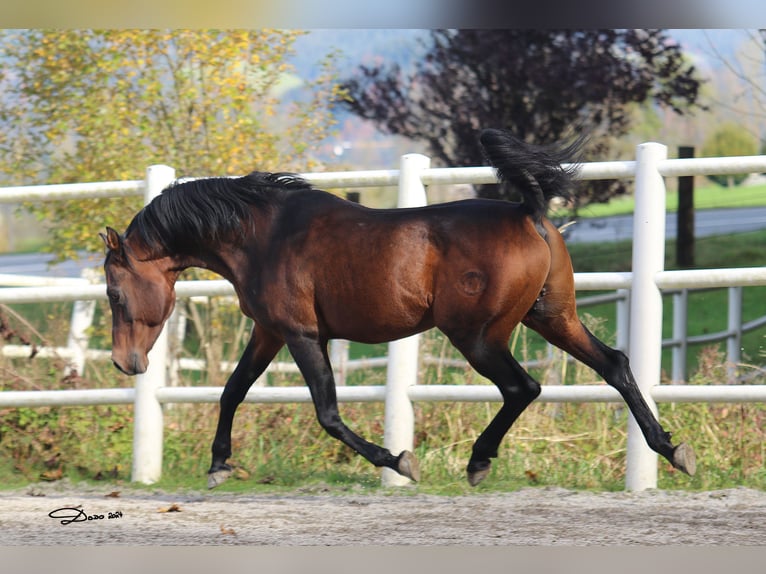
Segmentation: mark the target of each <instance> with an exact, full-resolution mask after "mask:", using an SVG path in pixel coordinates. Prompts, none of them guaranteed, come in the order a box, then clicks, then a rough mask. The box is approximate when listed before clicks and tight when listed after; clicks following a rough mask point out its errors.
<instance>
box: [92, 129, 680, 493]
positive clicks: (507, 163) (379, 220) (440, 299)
mask: <svg viewBox="0 0 766 574" xmlns="http://www.w3.org/2000/svg"><path fill="white" fill-rule="evenodd" d="M481 142H482V146H483V148H484V151H485V153H486V156H487V158H488V159H489V161H490V163H491V164H492V165H493V166H494V167H495V168H496V169H497V171H498V174H499V176H500V179H501V180H502V181H503V182H506V183H508V184H512V185H514V186H515V187H516V188H517V189H518V190H519V191H520V192H521V194H522V196H523V201H522V202H521V203H519V204H516V203H511V202H506V201H494V200H482V199H470V200H464V201H457V202H451V203H444V204H437V205H431V206H427V207H420V208H410V209H369V208H366V207H363V206H360V205H358V204H355V203H352V202H349V201H346V200H343V199H340V198H338V197H336V196H334V195H331V194H329V193H326V192H323V191H320V190H317V189H314V188H312V187H311V186H310V185H309V184H308V183H306V182H305V181H304V180H302V179H301V178H299V177H297V176H296V175H294V174H284V173H282V174H279V173H277V174H270V173H258V172H255V173H252V174H250V175H248V176H245V177H240V178H207V179H200V180H193V181H187V182H184V183H177V184H174V185H172V186H170V187H168V188H167V189H165V190H164V191H163V193H162V194H160V195H159V196H158V197H156V198H155V199H154V200H152V202H151V203H150V204H149V205H147V206H146V207H144V209H142V210H141V211H140V212H139V213H138V214H137V215H136V216H135V218H134V219H133V221H132V222H131V223H130V225H129V226H128V228H127V230H126V232H125V234H124V235H120V234H119V233H117V232H116V231H115V230H114V229H111V228H107V232H106V234H105V235H104V234H102V237H103V239H104V241H105V243H106V246H107V250H108V252H107V255H106V260H105V263H104V267H105V272H106V280H107V294H108V297H109V302H110V305H111V309H112V320H113V323H112V339H113V350H112V360H113V361H114V364H115V365H116V366H117V368H118V369H120V370H121V371H123V372H124V373H127V374H129V375H134V374H137V373H142V372H144V371H145V370H146V367H147V353H148V352H149V350H150V349H151V347H152V345H153V344H154V342H155V340H156V339H157V336H158V335H159V333H160V330H161V329H162V326H163V324H164V323H165V321H166V320H167V319H168V317H169V316H170V313H171V311H172V309H173V306H174V303H175V292H174V288H173V286H174V284H175V281H176V279H177V278H178V275H179V274H180V273H181V271H182V270H184V269H186V268H188V267H202V268H205V269H210V270H212V271H214V272H216V273H218V274H220V275H222V276H223V277H225V278H226V279H228V280H229V281H230V282H231V283H232V285H233V286H234V288H235V290H236V293H237V295H238V297H239V303H240V307H241V309H242V312H243V313H244V314H245V315H247V316H248V317H250V318H252V320H253V330H252V336H251V338H250V340H249V342H248V344H247V346H246V348H245V350H244V353H243V355H242V358H241V359H240V361H239V364H238V365H237V367H236V369H235V370H234V372H233V373H232V375H231V377H230V378H229V380H228V381H227V383H226V386H225V388H224V390H223V393H222V395H221V399H220V413H219V419H218V427H217V430H216V434H215V438H214V441H213V445H212V464H211V467H210V470H209V473H208V486H209V487H211V488H212V487H215V486H217V485H218V484H220V483H221V482H222V481H224V480H225V479H226V478H228V476H229V475H230V474H231V467H230V466H229V465H228V464H227V463H226V460H227V459H228V458H229V457H230V456H231V429H232V422H233V418H234V413H235V411H236V409H237V407H238V405H239V404H240V403H241V402H242V400H243V399H244V398H245V395H246V394H247V391H248V389H249V388H250V386H251V385H252V383H253V382H254V381H255V379H256V378H257V377H258V376H259V375H261V373H263V372H264V370H265V369H266V368H267V366H268V365H269V363H270V362H271V360H272V359H273V358H274V357H275V355H276V354H277V352H278V351H279V350H280V349H281V348H282V347H283V346H284V345H287V347H288V349H289V351H290V353H291V354H292V356H293V358H294V360H295V362H296V364H297V365H298V367H299V369H300V371H301V373H302V375H303V377H304V379H305V381H306V384H307V385H308V388H309V389H310V392H311V397H312V399H313V402H314V406H315V409H316V414H317V418H318V420H319V423H320V425H321V426H322V427H323V428H324V429H325V430H326V431H327V432H328V433H329V434H330V435H331V436H333V437H335V438H336V439H338V440H341V441H342V442H344V443H345V444H346V445H348V446H349V447H351V448H352V449H353V450H355V451H356V452H358V453H359V454H361V455H362V456H364V457H365V458H366V459H367V460H369V461H370V462H371V463H372V464H374V465H375V466H378V467H383V466H385V467H389V468H392V469H394V470H395V471H397V472H399V473H400V474H402V475H404V476H407V477H409V478H410V479H412V480H418V479H419V469H418V464H417V460H416V458H415V457H414V455H413V454H412V453H410V452H408V451H404V452H402V453H399V454H397V455H394V454H392V453H391V452H389V451H388V450H387V449H385V448H382V447H380V446H378V445H376V444H373V443H371V442H368V441H366V440H364V439H363V438H361V437H360V436H358V435H357V434H355V433H354V432H353V431H352V430H351V429H349V428H348V427H347V426H346V425H345V424H344V422H343V421H342V420H341V417H340V415H339V412H338V405H337V399H336V391H335V383H334V380H333V374H332V369H331V366H330V361H329V359H328V354H327V344H328V341H329V340H330V339H333V338H339V339H349V340H353V341H359V342H363V343H378V342H384V341H391V340H394V339H399V338H402V337H406V336H409V335H412V334H414V333H419V332H421V331H424V330H426V329H430V328H432V327H437V328H438V329H440V330H441V331H442V332H443V333H444V334H445V335H446V336H447V337H448V338H449V340H450V341H451V343H452V344H453V345H454V346H455V347H456V348H457V349H458V350H459V351H460V352H461V353H462V354H463V355H464V356H465V357H466V359H467V360H468V362H469V363H470V364H471V365H472V366H473V368H475V369H476V371H478V372H479V373H480V374H481V375H483V376H485V377H487V378H488V379H490V380H491V381H492V382H493V383H495V384H496V385H497V387H498V388H499V389H500V393H501V395H502V398H503V404H502V407H501V408H500V409H499V411H498V412H497V414H496V416H495V417H494V419H493V420H492V421H491V422H490V423H489V425H488V426H487V428H486V429H485V430H484V431H483V432H482V433H481V435H480V436H479V437H478V439H477V440H476V442H475V444H474V445H473V449H472V454H471V457H470V460H469V462H468V466H467V473H468V481H469V482H470V484H472V485H475V484H478V483H479V482H480V481H481V480H482V479H484V478H485V477H486V475H487V474H488V472H489V468H490V459H491V458H493V457H496V456H497V450H498V446H499V445H500V441H501V440H502V438H503V436H504V435H505V434H506V433H507V431H508V429H509V428H510V427H511V425H512V424H513V422H514V421H515V420H516V418H517V417H518V416H519V415H520V414H521V413H522V411H523V410H524V409H525V408H526V407H527V406H528V405H529V404H530V403H531V402H532V401H533V400H534V399H535V398H536V397H537V396H538V395H539V393H540V385H539V384H538V383H537V381H535V380H534V379H533V378H532V377H531V376H530V375H529V374H528V373H527V372H526V371H525V370H524V369H523V368H522V367H521V365H520V364H519V363H518V362H517V361H516V359H515V358H514V357H513V356H512V354H511V352H510V349H509V339H510V336H511V332H512V331H513V329H514V328H515V327H516V326H517V325H518V324H519V323H524V324H525V325H527V326H529V327H530V328H532V329H534V330H535V331H537V332H538V333H540V334H541V335H542V336H543V337H545V338H546V339H547V340H548V341H550V342H551V343H553V344H554V345H556V346H558V347H560V348H561V349H563V350H564V351H566V352H568V353H569V354H571V355H572V356H573V357H575V358H576V359H578V360H580V361H582V362H583V363H585V364H586V365H588V366H589V367H591V368H592V369H594V370H595V371H596V372H597V373H598V374H599V375H600V376H601V377H603V378H604V379H605V381H606V382H607V383H608V384H610V385H612V386H613V387H615V388H616V389H617V390H618V391H619V392H620V394H621V396H622V397H623V399H624V400H625V402H626V403H627V405H628V407H629V408H630V411H631V412H632V414H633V416H634V417H635V419H636V421H637V422H638V424H639V426H640V428H641V430H642V431H643V434H644V437H645V438H646V441H647V443H648V444H649V446H650V447H651V448H652V449H653V450H655V451H656V452H658V453H659V454H661V455H662V456H664V457H665V458H666V459H667V460H668V461H670V463H671V464H672V465H673V466H674V467H676V468H678V469H680V470H682V471H684V472H686V473H688V474H693V473H694V471H695V459H694V451H693V450H692V448H691V447H690V446H688V445H687V444H684V443H681V444H679V445H678V446H673V445H672V444H671V441H670V434H669V433H667V432H665V431H664V430H663V428H662V426H661V425H660V423H659V422H658V421H657V419H656V418H655V416H654V414H653V413H652V411H651V410H650V408H649V407H648V405H647V403H646V402H645V401H644V399H643V397H642V395H641V392H640V391H639V388H638V386H637V385H636V382H635V380H634V379H633V375H632V373H631V370H630V367H629V364H628V359H627V357H626V356H625V355H624V354H623V353H622V352H620V351H618V350H615V349H612V348H610V347H608V346H607V345H605V344H604V343H602V342H601V341H600V340H598V339H597V338H596V337H594V336H593V335H592V334H591V333H590V332H589V331H588V330H587V329H586V328H585V327H584V325H583V324H582V323H581V322H580V320H579V318H578V316H577V311H576V307H575V290H574V279H573V274H572V265H571V262H570V258H569V254H568V252H567V249H566V247H565V245H564V240H563V239H562V237H561V235H560V234H559V232H558V230H557V229H556V228H555V226H554V225H552V224H551V222H550V221H549V220H547V219H546V218H545V213H546V209H547V204H548V202H549V200H550V199H551V198H553V197H557V196H559V197H565V198H566V197H568V196H569V195H570V189H571V176H572V172H571V171H567V170H564V169H562V167H561V163H562V162H567V161H570V160H571V159H572V154H573V153H574V152H575V148H576V146H569V147H564V146H545V147H543V146H532V145H529V144H526V143H524V142H522V141H520V140H518V139H516V138H515V137H513V136H512V135H511V134H509V133H508V132H505V131H500V130H485V131H483V132H482V134H481Z"/></svg>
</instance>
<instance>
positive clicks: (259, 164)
mask: <svg viewBox="0 0 766 574" xmlns="http://www.w3.org/2000/svg"><path fill="white" fill-rule="evenodd" d="M299 34H300V32H295V31H274V30H258V31H210V30H172V31H163V30H56V31H51V30H24V31H3V32H0V54H2V57H3V61H4V67H3V70H2V71H0V125H1V126H2V128H3V129H2V130H0V174H5V176H6V177H5V179H6V182H7V184H8V185H21V184H41V183H67V182H88V181H117V180H140V179H143V178H144V175H145V169H146V168H147V167H148V166H149V165H151V164H156V163H163V164H167V165H170V166H172V167H173V168H175V169H176V174H177V176H179V177H184V176H209V175H216V176H218V175H235V174H238V175H241V174H244V173H248V172H250V171H253V170H261V171H277V170H282V171H289V170H293V171H305V170H307V169H310V168H311V167H312V166H313V165H316V163H315V162H316V158H314V157H312V150H313V149H315V148H316V145H317V143H318V142H321V141H322V140H323V139H324V138H325V137H327V135H328V134H329V131H330V130H331V129H332V127H333V125H334V123H335V120H334V118H333V116H332V113H331V112H330V107H329V104H330V102H331V101H333V100H334V99H336V98H338V97H340V96H341V95H342V91H341V90H340V89H339V88H338V87H337V85H336V83H335V79H334V71H333V65H334V57H333V56H332V55H329V56H327V57H325V58H324V59H323V60H321V61H319V62H318V64H317V65H318V67H319V68H321V70H322V73H321V74H319V75H318V77H317V79H316V80H314V81H312V82H310V83H306V84H305V85H304V86H303V90H294V91H293V93H294V94H295V97H294V98H293V100H292V101H291V102H288V99H287V96H286V94H285V79H286V78H288V77H289V75H290V74H291V71H292V68H291V67H290V65H289V63H288V61H289V57H290V56H291V54H292V44H293V41H294V40H295V38H296V37H297V36H298V35H299ZM140 205H141V200H140V199H138V198H131V199H129V200H128V199H126V200H114V199H110V200H87V201H79V202H78V201H75V202H66V203H64V202H62V203H58V202H53V203H46V204H42V205H33V206H30V209H31V210H32V211H34V212H35V213H36V214H37V215H38V216H39V217H40V218H41V219H42V220H44V221H45V222H46V223H47V224H48V225H49V226H50V229H51V234H52V242H51V245H50V246H49V248H50V249H51V250H52V251H54V252H56V253H58V254H59V255H60V257H62V258H65V257H68V256H70V255H72V254H73V252H74V251H76V250H82V249H86V250H89V251H100V249H101V245H100V244H99V239H98V235H97V229H95V228H94V224H95V225H97V226H98V227H99V228H101V227H103V225H111V226H113V227H115V228H118V229H121V228H124V226H125V225H126V224H127V222H128V221H129V219H130V217H131V216H132V215H133V214H134V213H135V211H137V210H138V209H139V208H140Z"/></svg>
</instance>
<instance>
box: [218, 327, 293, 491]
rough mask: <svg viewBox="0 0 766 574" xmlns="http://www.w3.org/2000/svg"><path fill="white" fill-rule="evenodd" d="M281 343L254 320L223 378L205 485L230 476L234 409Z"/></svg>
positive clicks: (219, 481) (282, 344)
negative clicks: (236, 360) (234, 364)
mask: <svg viewBox="0 0 766 574" xmlns="http://www.w3.org/2000/svg"><path fill="white" fill-rule="evenodd" d="M283 346H284V342H283V341H282V340H281V339H279V338H277V337H275V336H274V335H271V334H270V333H267V332H266V331H263V330H262V329H259V327H258V325H257V324H256V325H255V327H253V333H252V335H251V337H250V341H249V342H248V344H247V347H246V348H245V351H244V352H243V353H242V358H241V359H240V360H239V363H238V364H237V367H236V368H235V369H234V372H233V373H232V374H231V376H230V377H229V380H228V381H226V386H225V387H224V389H223V393H222V394H221V400H220V412H219V414H218V427H217V429H216V431H215V438H214V439H213V447H212V451H213V461H212V463H211V465H210V470H208V475H207V486H208V488H215V487H216V486H218V485H220V484H221V483H222V482H224V481H225V480H226V479H227V478H229V476H231V466H229V465H228V464H226V459H227V458H229V457H230V456H231V427H232V424H233V422H234V413H235V412H236V411H237V407H238V406H239V404H240V403H241V402H242V401H243V400H244V399H245V396H246V395H247V391H248V390H249V389H250V387H251V386H252V384H253V382H255V380H256V379H257V378H258V377H260V376H261V374H263V372H264V371H265V370H266V367H268V366H269V363H270V362H271V360H272V359H273V358H274V356H275V355H276V354H277V352H278V351H279V349H281V348H282V347H283Z"/></svg>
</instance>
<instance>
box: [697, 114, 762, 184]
mask: <svg viewBox="0 0 766 574" xmlns="http://www.w3.org/2000/svg"><path fill="white" fill-rule="evenodd" d="M702 154H703V155H704V156H708V157H726V156H738V155H757V154H758V139H757V138H756V137H755V136H754V135H753V134H751V133H750V132H749V131H748V130H747V129H746V128H745V127H744V126H740V125H738V124H734V123H726V124H723V125H721V126H720V127H719V128H718V129H716V130H715V131H714V132H713V133H712V134H711V135H710V136H709V137H708V138H707V139H706V140H705V143H704V145H703V146H702ZM746 177H747V174H736V175H709V176H708V179H710V180H712V181H714V182H716V183H717V184H718V185H722V186H726V187H734V186H735V185H739V184H740V183H742V182H743V181H744V180H745V178H746Z"/></svg>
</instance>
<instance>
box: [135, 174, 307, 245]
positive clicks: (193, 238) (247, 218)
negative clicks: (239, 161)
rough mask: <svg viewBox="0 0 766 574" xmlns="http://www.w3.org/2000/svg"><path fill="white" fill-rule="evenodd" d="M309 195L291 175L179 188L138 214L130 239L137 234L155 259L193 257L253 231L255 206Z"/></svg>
mask: <svg viewBox="0 0 766 574" xmlns="http://www.w3.org/2000/svg"><path fill="white" fill-rule="evenodd" d="M309 189H312V187H311V185H310V184H309V183H307V182H306V181H305V180H303V179H301V178H300V177H299V176H297V175H295V174H292V173H265V172H253V173H251V174H249V175H246V176H244V177H237V178H226V177H212V178H204V179H195V180H190V181H184V182H181V183H174V184H172V185H170V186H168V187H167V188H166V189H165V190H164V191H163V192H162V193H161V194H160V195H159V196H157V197H155V198H154V199H153V200H152V201H151V202H150V203H149V204H148V205H147V206H146V207H144V208H143V209H142V210H141V211H140V212H138V214H137V215H136V216H135V217H134V218H133V221H131V223H130V225H129V226H128V229H127V230H126V232H125V235H126V237H127V236H129V235H131V234H132V233H136V234H138V236H139V237H140V239H141V242H142V243H143V244H144V245H145V246H146V247H147V248H148V249H149V250H150V252H151V255H150V257H151V258H155V257H160V256H162V255H165V254H171V253H172V254H177V253H181V254H188V253H194V252H195V251H198V250H199V248H201V247H203V246H205V245H210V244H211V243H218V242H220V241H236V240H237V239H239V238H241V237H243V236H245V235H246V234H247V233H248V232H250V231H252V229H251V228H250V226H251V225H252V207H253V206H258V207H261V208H265V207H268V206H270V205H277V204H279V203H280V202H281V201H282V200H283V199H284V198H285V197H286V196H287V194H289V193H290V192H292V191H297V190H309ZM286 192H287V193H286Z"/></svg>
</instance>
